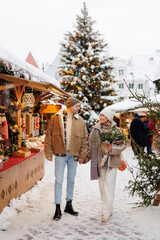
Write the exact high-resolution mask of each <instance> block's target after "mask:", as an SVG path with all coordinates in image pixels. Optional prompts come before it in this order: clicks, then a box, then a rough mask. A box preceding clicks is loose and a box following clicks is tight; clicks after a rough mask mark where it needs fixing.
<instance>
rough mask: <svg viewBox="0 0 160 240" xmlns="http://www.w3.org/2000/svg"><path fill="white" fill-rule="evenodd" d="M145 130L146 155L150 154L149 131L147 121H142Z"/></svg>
mask: <svg viewBox="0 0 160 240" xmlns="http://www.w3.org/2000/svg"><path fill="white" fill-rule="evenodd" d="M143 124H144V129H145V138H144V145H145V147H147V154H151V140H150V139H151V130H150V128H149V126H148V120H144V121H143Z"/></svg>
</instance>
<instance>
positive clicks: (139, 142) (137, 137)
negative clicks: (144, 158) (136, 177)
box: [130, 113, 145, 156]
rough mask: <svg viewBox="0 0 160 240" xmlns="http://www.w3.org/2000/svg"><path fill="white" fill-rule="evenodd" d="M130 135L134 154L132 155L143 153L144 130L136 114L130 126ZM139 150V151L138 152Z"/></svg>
mask: <svg viewBox="0 0 160 240" xmlns="http://www.w3.org/2000/svg"><path fill="white" fill-rule="evenodd" d="M130 135H131V147H132V150H133V152H134V155H135V156H136V155H138V154H140V152H141V151H142V152H143V148H144V145H145V144H144V136H145V129H144V124H143V122H142V121H141V119H140V118H139V115H138V113H134V119H133V120H132V122H131V125H130ZM140 149H141V150H140Z"/></svg>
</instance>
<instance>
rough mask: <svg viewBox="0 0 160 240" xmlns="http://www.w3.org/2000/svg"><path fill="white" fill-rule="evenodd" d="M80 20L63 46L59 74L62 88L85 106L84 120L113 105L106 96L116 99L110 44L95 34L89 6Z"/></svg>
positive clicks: (84, 9)
mask: <svg viewBox="0 0 160 240" xmlns="http://www.w3.org/2000/svg"><path fill="white" fill-rule="evenodd" d="M81 11H82V16H77V24H76V26H75V30H74V31H73V33H71V32H68V33H67V34H65V38H64V41H63V42H62V43H61V45H62V47H61V62H62V65H61V67H60V70H59V74H60V75H61V76H62V81H61V85H62V88H63V89H64V90H65V91H66V92H70V93H73V94H74V95H75V96H76V97H77V98H78V99H80V100H81V101H82V102H83V106H82V107H83V116H84V117H85V116H86V115H90V110H91V109H92V110H94V111H95V112H97V113H99V112H100V111H101V110H102V109H103V108H104V107H106V106H107V105H109V104H111V100H110V99H108V98H107V100H106V98H105V97H104V96H112V95H115V92H114V90H113V83H114V78H113V75H112V70H113V67H112V60H113V57H109V56H108V57H106V55H105V54H106V53H107V47H108V44H106V43H105V42H104V40H103V39H101V35H100V34H99V32H98V31H94V30H93V28H92V25H93V24H94V23H95V21H93V20H92V19H91V17H89V15H88V11H87V7H86V4H85V3H84V7H83V9H82V10H81Z"/></svg>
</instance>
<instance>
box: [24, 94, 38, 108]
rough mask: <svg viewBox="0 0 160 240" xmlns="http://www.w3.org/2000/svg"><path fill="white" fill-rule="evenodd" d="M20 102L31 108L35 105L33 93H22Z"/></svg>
mask: <svg viewBox="0 0 160 240" xmlns="http://www.w3.org/2000/svg"><path fill="white" fill-rule="evenodd" d="M22 102H23V104H24V105H25V106H27V107H33V106H34V103H35V97H34V94H33V92H31V93H24V95H23V99H22Z"/></svg>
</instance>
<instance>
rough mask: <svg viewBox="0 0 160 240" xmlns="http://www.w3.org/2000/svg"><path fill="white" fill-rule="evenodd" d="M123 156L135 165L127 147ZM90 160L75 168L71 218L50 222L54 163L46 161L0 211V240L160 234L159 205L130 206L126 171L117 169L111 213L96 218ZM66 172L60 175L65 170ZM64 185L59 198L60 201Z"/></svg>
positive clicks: (115, 239) (133, 239)
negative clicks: (43, 171)
mask: <svg viewBox="0 0 160 240" xmlns="http://www.w3.org/2000/svg"><path fill="white" fill-rule="evenodd" d="M124 157H125V160H127V161H128V163H129V164H130V165H132V164H135V163H136V160H134V159H133V153H132V150H131V148H129V147H128V148H127V149H126V150H125V151H124ZM89 171H90V164H86V165H79V166H78V169H77V176H76V183H75V194H74V201H73V205H74V208H75V210H78V211H79V216H78V217H74V216H70V215H68V214H66V213H65V214H63V215H62V219H61V220H60V221H59V222H56V221H53V220H52V218H53V215H54V210H55V206H54V202H53V194H54V193H53V190H54V189H53V188H54V184H53V183H54V163H53V162H48V161H46V174H45V177H44V178H43V180H42V181H39V182H38V183H37V184H36V185H35V186H34V187H33V188H32V189H30V190H29V191H28V192H26V193H25V194H23V195H22V196H21V197H20V198H19V199H13V200H12V201H11V203H10V207H6V208H5V209H4V210H3V212H2V213H1V214H0V239H3V240H32V239H33V240H52V239H66V240H72V239H74V240H82V239H83V240H85V239H92V240H95V239H97V240H105V239H107V240H124V239H125V240H158V239H160V227H159V226H160V206H158V207H153V206H151V207H148V208H133V205H131V203H133V202H135V200H136V199H135V198H129V197H128V192H126V191H123V190H124V186H126V185H127V182H128V180H129V179H130V178H131V174H130V172H129V171H128V170H126V171H124V172H120V171H118V174H117V185H116V195H115V201H114V211H113V216H112V217H111V218H110V220H109V222H107V223H101V221H100V207H101V202H100V196H99V190H98V183H97V181H90V179H89V178H90V177H89ZM65 176H66V174H65ZM65 186H66V177H65V179H64V186H63V190H64V191H63V203H62V209H64V206H65Z"/></svg>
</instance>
